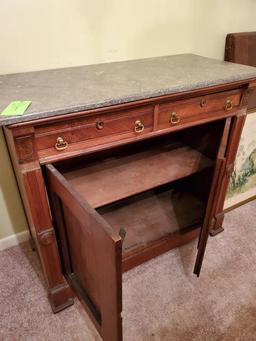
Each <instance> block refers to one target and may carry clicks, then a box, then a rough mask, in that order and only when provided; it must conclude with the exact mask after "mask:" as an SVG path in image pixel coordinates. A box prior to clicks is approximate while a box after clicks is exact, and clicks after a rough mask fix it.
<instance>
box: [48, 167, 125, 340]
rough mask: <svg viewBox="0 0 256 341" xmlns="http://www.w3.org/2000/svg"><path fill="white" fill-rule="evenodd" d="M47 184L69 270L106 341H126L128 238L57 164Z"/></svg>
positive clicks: (76, 288) (63, 256) (75, 287)
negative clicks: (124, 298) (123, 313)
mask: <svg viewBox="0 0 256 341" xmlns="http://www.w3.org/2000/svg"><path fill="white" fill-rule="evenodd" d="M46 169H47V180H48V187H49V191H50V192H51V201H52V205H53V212H52V213H53V220H54V225H55V228H56V230H57V231H56V233H57V235H58V240H59V246H60V249H61V254H62V263H63V268H64V269H63V270H64V272H65V274H66V276H67V277H68V279H69V281H70V282H71V284H72V285H73V288H74V289H75V290H76V291H77V293H78V296H79V297H80V298H81V300H82V301H83V303H84V304H85V307H86V310H87V311H88V313H89V315H90V317H91V318H92V320H93V322H94V324H95V325H96V327H97V329H98V331H99V333H100V334H101V336H102V337H103V339H104V340H106V341H108V340H111V341H112V340H121V339H122V320H121V310H122V282H121V281H122V278H121V276H122V271H121V261H122V240H121V238H120V236H118V235H116V234H115V233H114V231H113V230H112V228H111V226H109V225H108V224H107V223H106V222H105V220H104V219H103V218H101V217H100V215H99V214H98V213H97V212H96V211H95V210H94V209H92V208H91V207H90V206H89V205H88V204H87V202H86V201H85V200H84V199H82V198H81V197H80V196H79V194H78V193H76V191H75V190H74V189H73V188H72V187H71V186H70V184H69V183H68V181H67V180H65V178H64V177H63V176H62V175H61V174H60V173H59V172H58V171H57V170H56V169H55V168H54V167H53V166H52V165H47V166H46Z"/></svg>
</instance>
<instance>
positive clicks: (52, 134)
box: [35, 106, 153, 153]
mask: <svg viewBox="0 0 256 341" xmlns="http://www.w3.org/2000/svg"><path fill="white" fill-rule="evenodd" d="M152 129H153V106H144V107H140V108H137V109H133V110H126V111H121V112H115V113H108V114H106V113H105V114H98V115H93V116H87V117H83V118H79V119H72V120H70V121H68V122H63V121H62V122H59V123H55V124H48V125H44V126H37V127H35V141H36V148H37V150H38V151H41V150H45V149H52V150H53V151H55V152H56V153H60V152H63V151H64V150H67V151H69V150H72V148H73V147H75V145H77V144H79V143H81V142H84V143H83V147H89V146H94V145H98V144H102V143H108V142H111V141H114V140H117V139H118V140H120V139H124V138H127V137H133V136H137V135H141V134H146V133H147V132H150V131H152Z"/></svg>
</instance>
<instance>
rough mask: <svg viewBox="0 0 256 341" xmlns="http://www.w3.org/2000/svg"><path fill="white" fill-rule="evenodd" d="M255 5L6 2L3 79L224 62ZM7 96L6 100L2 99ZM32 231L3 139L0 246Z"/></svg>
mask: <svg viewBox="0 0 256 341" xmlns="http://www.w3.org/2000/svg"><path fill="white" fill-rule="evenodd" d="M255 13H256V1H255V0H243V1H242V0H232V1H231V0H225V1H223V0H222V1H221V0H172V1H169V0H141V1H136V0H129V1H127V0H108V1H106V0H105V1H103V0H101V1H99V0H94V1H91V0H73V1H70V0H54V1H52V0H44V1H40V0H37V1H33V0H22V1H21V0H2V1H1V7H0V42H1V50H0V74H4V73H13V72H24V71H32V70H42V69H48V68H57V67H65V66H72V65H83V64H93V63H99V62H104V61H114V60H125V59H134V58H143V57H151V56H160V55H167V54H176V53H184V52H193V53H198V54H202V55H205V56H209V57H216V58H219V59H223V53H224V41H225V35H226V33H228V32H235V31H246V30H256V23H255ZM0 96H1V94H0ZM25 228H26V221H25V218H24V214H23V211H22V205H21V202H20V199H19V195H18V191H17V188H16V186H15V180H14V176H13V172H12V168H11V166H10V162H9V159H8V156H7V151H6V148H5V145H4V141H3V136H2V134H1V133H0V239H1V238H4V237H6V236H9V235H11V234H13V233H17V232H20V231H22V230H23V229H25Z"/></svg>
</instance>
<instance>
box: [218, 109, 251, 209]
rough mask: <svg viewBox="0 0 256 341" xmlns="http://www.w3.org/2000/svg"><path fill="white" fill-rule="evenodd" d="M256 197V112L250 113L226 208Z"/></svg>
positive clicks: (240, 145)
mask: <svg viewBox="0 0 256 341" xmlns="http://www.w3.org/2000/svg"><path fill="white" fill-rule="evenodd" d="M252 199H256V112H252V113H250V114H248V116H247V118H246V121H245V125H244V129H243V132H242V137H241V141H240V144H239V148H238V152H237V157H236V161H235V168H234V172H233V173H232V175H231V178H230V183H229V187H228V191H227V196H226V200H225V205H224V209H225V210H230V209H232V208H235V207H237V206H240V205H241V204H244V203H246V202H248V201H250V200H252Z"/></svg>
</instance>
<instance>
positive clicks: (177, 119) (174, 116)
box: [170, 111, 180, 124]
mask: <svg viewBox="0 0 256 341" xmlns="http://www.w3.org/2000/svg"><path fill="white" fill-rule="evenodd" d="M179 122H180V117H179V115H177V113H176V112H175V111H174V112H172V113H171V120H170V123H171V124H178V123H179Z"/></svg>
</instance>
